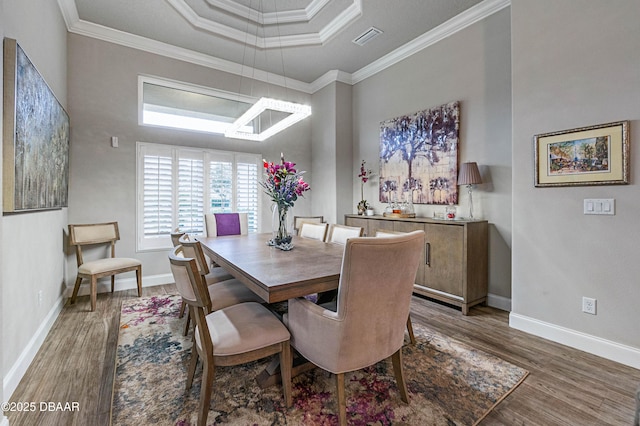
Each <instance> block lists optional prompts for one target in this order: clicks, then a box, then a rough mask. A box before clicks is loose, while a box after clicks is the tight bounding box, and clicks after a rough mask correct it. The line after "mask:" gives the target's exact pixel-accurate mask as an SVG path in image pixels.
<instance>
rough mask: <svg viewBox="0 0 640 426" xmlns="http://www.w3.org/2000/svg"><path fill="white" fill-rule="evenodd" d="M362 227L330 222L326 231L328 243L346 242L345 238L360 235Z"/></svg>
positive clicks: (362, 230) (362, 231)
mask: <svg viewBox="0 0 640 426" xmlns="http://www.w3.org/2000/svg"><path fill="white" fill-rule="evenodd" d="M363 233H364V229H363V228H361V227H359V226H346V225H337V224H332V225H331V227H330V228H329V232H328V233H327V239H326V241H327V242H328V243H336V244H346V243H347V238H354V237H362V234H363Z"/></svg>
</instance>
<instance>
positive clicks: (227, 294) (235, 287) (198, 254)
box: [180, 238, 264, 335]
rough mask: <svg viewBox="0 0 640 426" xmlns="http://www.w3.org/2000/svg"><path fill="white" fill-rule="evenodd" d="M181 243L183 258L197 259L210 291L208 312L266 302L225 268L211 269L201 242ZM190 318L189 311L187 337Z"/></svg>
mask: <svg viewBox="0 0 640 426" xmlns="http://www.w3.org/2000/svg"><path fill="white" fill-rule="evenodd" d="M180 243H181V244H182V256H184V257H186V258H192V259H195V261H196V266H197V267H198V272H199V273H200V275H201V276H202V278H203V280H204V283H205V284H206V285H207V288H208V289H209V296H210V300H211V305H209V306H206V308H207V312H213V311H217V310H220V309H224V308H227V307H229V306H233V305H237V304H239V303H244V302H257V303H263V302H264V301H263V300H262V299H260V297H259V296H258V295H257V294H255V293H254V292H252V291H251V290H249V288H248V287H247V286H245V285H244V284H242V283H241V282H240V281H238V280H236V279H235V278H233V276H232V275H231V274H229V273H228V272H227V271H225V270H224V269H223V268H220V267H218V268H212V269H209V267H208V266H207V261H206V259H205V257H204V252H203V250H202V245H201V243H200V242H199V241H192V240H188V239H186V238H182V239H181V240H180ZM185 303H186V301H185ZM190 317H191V315H190V311H189V312H188V313H187V321H186V323H185V327H184V334H185V335H187V333H188V331H189V322H190Z"/></svg>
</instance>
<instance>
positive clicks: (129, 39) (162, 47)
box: [60, 0, 312, 94]
mask: <svg viewBox="0 0 640 426" xmlns="http://www.w3.org/2000/svg"><path fill="white" fill-rule="evenodd" d="M60 1H73V0H60ZM68 30H69V32H70V33H73V34H78V35H82V36H86V37H91V38H94V39H98V40H102V41H106V42H109V43H114V44H118V45H120V46H125V47H130V48H133V49H138V50H142V51H144V52H148V53H153V54H156V55H160V56H165V57H168V58H172V59H176V60H179V61H184V62H189V63H192V64H195V65H201V66H204V67H207V68H212V69H215V70H218V71H223V72H228V73H231V74H236V75H239V76H242V77H248V78H252V79H254V80H258V81H263V82H265V83H269V84H274V85H277V86H282V87H284V88H286V89H292V90H297V91H300V92H303V93H307V94H311V93H312V92H311V85H310V84H309V83H305V82H303V81H299V80H295V79H292V78H288V77H283V76H281V75H278V74H274V73H269V72H266V71H263V70H260V69H257V68H252V67H249V66H246V65H242V64H238V63H236V62H231V61H227V60H224V59H220V58H216V57H213V56H210V55H205V54H202V53H198V52H194V51H193V50H189V49H183V48H181V47H176V46H173V45H170V44H167V43H163V42H159V41H156V40H151V39H149V38H146V37H140V36H136V35H133V34H130V33H126V32H124V31H119V30H114V29H113V28H108V27H105V26H102V25H97V24H93V23H91V22H86V21H82V20H78V21H77V22H75V23H74V24H73V26H72V27H71V28H69V29H68Z"/></svg>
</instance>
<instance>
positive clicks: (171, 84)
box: [138, 74, 258, 135]
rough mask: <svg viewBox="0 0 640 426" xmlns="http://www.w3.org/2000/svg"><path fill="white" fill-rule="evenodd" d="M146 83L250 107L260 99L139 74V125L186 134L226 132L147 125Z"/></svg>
mask: <svg viewBox="0 0 640 426" xmlns="http://www.w3.org/2000/svg"><path fill="white" fill-rule="evenodd" d="M145 83H148V84H153V85H156V86H162V87H166V88H169V89H176V90H184V91H186V92H193V93H197V94H200V95H205V96H213V97H216V98H222V99H227V100H229V101H234V102H243V103H248V104H250V105H253V104H255V103H256V102H257V101H258V99H257V98H255V97H252V96H247V95H243V94H241V93H234V92H227V91H225V90H220V89H213V88H210V87H205V86H200V85H197V84H191V83H185V82H181V81H177V80H171V79H168V78H163V77H156V76H152V75H147V74H139V75H138V125H140V126H145V127H156V128H162V129H173V130H180V131H184V132H194V133H204V134H209V135H211V134H213V135H223V134H224V131H222V132H220V133H219V132H213V131H206V130H195V129H189V128H182V127H175V126H163V125H160V124H149V123H145V122H144V84H145ZM236 118H238V117H236ZM229 124H231V123H229Z"/></svg>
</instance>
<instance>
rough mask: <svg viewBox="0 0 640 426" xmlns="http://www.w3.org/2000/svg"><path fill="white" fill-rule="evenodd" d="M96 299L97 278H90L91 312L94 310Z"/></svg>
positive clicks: (93, 276)
mask: <svg viewBox="0 0 640 426" xmlns="http://www.w3.org/2000/svg"><path fill="white" fill-rule="evenodd" d="M97 298H98V278H97V277H96V276H95V275H92V276H91V312H93V311H95V310H96V300H97Z"/></svg>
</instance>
